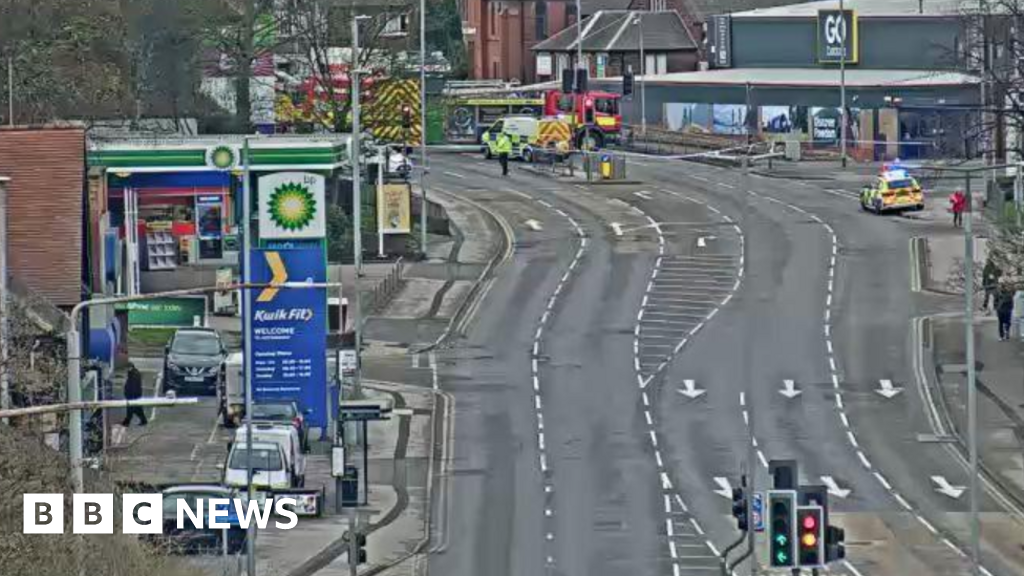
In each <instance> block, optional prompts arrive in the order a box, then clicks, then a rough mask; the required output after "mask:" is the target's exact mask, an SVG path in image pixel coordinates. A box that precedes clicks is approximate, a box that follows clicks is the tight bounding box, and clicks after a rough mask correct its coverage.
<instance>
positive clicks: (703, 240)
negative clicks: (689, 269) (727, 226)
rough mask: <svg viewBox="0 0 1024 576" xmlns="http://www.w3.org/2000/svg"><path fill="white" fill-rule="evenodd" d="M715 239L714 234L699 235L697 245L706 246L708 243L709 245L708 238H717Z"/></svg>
mask: <svg viewBox="0 0 1024 576" xmlns="http://www.w3.org/2000/svg"><path fill="white" fill-rule="evenodd" d="M715 239H716V238H715V237H714V236H698V237H697V247H698V248H706V247H707V245H708V240H715Z"/></svg>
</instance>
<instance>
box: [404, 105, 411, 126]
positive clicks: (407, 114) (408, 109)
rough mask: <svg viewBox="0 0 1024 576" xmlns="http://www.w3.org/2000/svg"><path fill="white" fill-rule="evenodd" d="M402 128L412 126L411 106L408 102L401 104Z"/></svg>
mask: <svg viewBox="0 0 1024 576" xmlns="http://www.w3.org/2000/svg"><path fill="white" fill-rule="evenodd" d="M402 128H405V129H406V130H408V129H409V128H412V106H409V105H408V104H403V105H402Z"/></svg>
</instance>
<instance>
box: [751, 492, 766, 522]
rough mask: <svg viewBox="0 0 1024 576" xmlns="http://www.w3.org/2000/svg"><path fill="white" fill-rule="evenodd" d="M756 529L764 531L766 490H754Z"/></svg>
mask: <svg viewBox="0 0 1024 576" xmlns="http://www.w3.org/2000/svg"><path fill="white" fill-rule="evenodd" d="M753 508H754V509H753V514H752V516H753V517H754V531H755V532H764V492H754V504H753Z"/></svg>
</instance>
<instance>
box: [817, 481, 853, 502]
mask: <svg viewBox="0 0 1024 576" xmlns="http://www.w3.org/2000/svg"><path fill="white" fill-rule="evenodd" d="M821 482H822V484H824V485H825V487H826V488H828V493H829V494H831V495H833V496H837V497H839V498H846V497H847V496H849V495H850V492H851V490H850V489H849V488H840V487H839V483H838V482H836V479H835V478H833V477H831V476H822V477H821Z"/></svg>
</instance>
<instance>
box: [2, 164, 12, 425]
mask: <svg viewBox="0 0 1024 576" xmlns="http://www.w3.org/2000/svg"><path fill="white" fill-rule="evenodd" d="M8 181H9V180H8V179H7V178H4V177H2V176H0V410H9V409H10V407H11V389H10V382H11V378H10V372H11V366H10V362H9V360H10V355H9V354H8V352H9V348H8V346H9V345H10V343H9V342H8V339H9V338H10V322H9V316H8V312H7V305H8V301H9V298H8V295H9V292H8V289H9V288H8V285H7V252H8V250H7V182H8ZM3 423H4V424H7V423H8V420H7V418H4V419H3Z"/></svg>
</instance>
